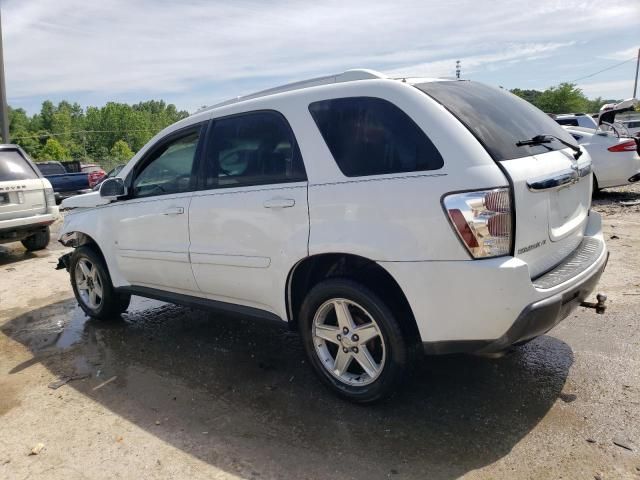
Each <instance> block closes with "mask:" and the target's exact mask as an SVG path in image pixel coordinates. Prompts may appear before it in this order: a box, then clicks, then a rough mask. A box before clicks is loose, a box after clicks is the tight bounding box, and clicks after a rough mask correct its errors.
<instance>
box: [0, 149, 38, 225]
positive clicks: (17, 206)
mask: <svg viewBox="0 0 640 480" xmlns="http://www.w3.org/2000/svg"><path fill="white" fill-rule="evenodd" d="M46 212H47V204H46V200H45V194H44V184H43V182H42V180H41V179H40V176H39V175H38V174H37V173H36V171H35V170H34V169H33V168H32V167H31V165H30V164H29V162H28V161H27V160H26V159H25V158H24V157H23V156H22V154H21V153H20V151H19V150H17V149H3V150H0V221H2V220H11V219H14V218H23V217H31V216H34V215H41V214H44V213H46Z"/></svg>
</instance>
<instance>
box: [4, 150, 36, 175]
mask: <svg viewBox="0 0 640 480" xmlns="http://www.w3.org/2000/svg"><path fill="white" fill-rule="evenodd" d="M33 178H39V177H38V174H37V173H36V172H34V171H33V168H31V166H30V165H29V163H28V162H27V161H26V160H25V159H24V158H23V157H22V155H20V153H19V152H18V151H17V150H0V182H8V181H12V180H29V179H33Z"/></svg>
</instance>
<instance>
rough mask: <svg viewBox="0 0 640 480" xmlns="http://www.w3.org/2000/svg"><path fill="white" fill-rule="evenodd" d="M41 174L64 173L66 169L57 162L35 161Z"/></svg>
mask: <svg viewBox="0 0 640 480" xmlns="http://www.w3.org/2000/svg"><path fill="white" fill-rule="evenodd" d="M36 167H38V170H40V173H42V175H64V174H65V173H67V171H66V170H65V169H64V167H63V166H62V165H60V164H59V163H36Z"/></svg>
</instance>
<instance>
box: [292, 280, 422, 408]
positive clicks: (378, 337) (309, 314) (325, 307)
mask: <svg viewBox="0 0 640 480" xmlns="http://www.w3.org/2000/svg"><path fill="white" fill-rule="evenodd" d="M345 308H346V310H345ZM338 311H340V312H341V318H342V319H339V318H338V315H337V312H338ZM345 312H346V313H345ZM299 320H300V321H299V327H300V334H301V337H302V341H303V342H304V348H305V351H306V353H307V356H308V358H309V360H310V363H311V365H312V367H313V369H314V370H315V371H316V373H317V374H318V376H319V377H320V379H321V380H322V382H323V383H324V384H325V385H327V386H328V387H329V388H330V389H331V390H332V391H333V392H334V393H336V394H338V395H339V396H341V397H342V398H345V399H347V400H350V401H352V402H356V403H371V402H375V401H377V400H380V399H382V398H384V397H387V396H389V395H391V394H392V393H393V392H394V391H395V390H396V388H397V387H398V385H400V383H401V381H402V379H403V377H404V375H405V373H406V371H407V369H408V368H407V364H408V361H409V357H410V354H409V347H408V345H409V342H407V341H406V339H405V338H404V336H403V334H402V329H401V328H400V325H399V324H398V321H397V320H396V318H395V317H394V315H393V313H392V311H391V310H390V309H389V308H388V307H387V305H386V304H385V303H384V302H383V301H382V300H381V299H380V298H379V297H378V296H377V295H376V294H374V293H373V292H372V291H371V290H369V289H368V288H366V287H365V286H363V285H361V284H359V283H356V282H354V281H352V280H349V279H330V280H325V281H323V282H321V283H319V284H317V285H316V286H315V287H313V288H312V289H311V291H310V292H309V293H308V294H307V296H306V298H305V299H304V302H303V304H302V307H301V309H300V319H299ZM347 324H350V326H347ZM345 326H347V327H346V328H347V330H348V331H347V330H345ZM354 327H355V328H354ZM363 327H366V329H365V328H363ZM345 332H347V333H346V335H345ZM358 332H360V334H361V335H360V336H362V337H363V338H360V337H359V336H358V335H357V334H358ZM354 334H355V335H354ZM374 334H375V335H374ZM318 335H322V336H318ZM364 337H366V338H364ZM367 339H368V340H367ZM367 354H368V355H367ZM339 356H340V359H338V357H339ZM367 357H368V358H369V361H367ZM364 365H366V366H367V367H368V370H367V369H365V368H364Z"/></svg>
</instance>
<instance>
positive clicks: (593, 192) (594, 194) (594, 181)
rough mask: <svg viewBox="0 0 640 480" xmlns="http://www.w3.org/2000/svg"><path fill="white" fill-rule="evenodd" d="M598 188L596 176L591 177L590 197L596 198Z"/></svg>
mask: <svg viewBox="0 0 640 480" xmlns="http://www.w3.org/2000/svg"><path fill="white" fill-rule="evenodd" d="M600 191H601V190H600V187H599V186H598V179H597V178H596V176H595V175H594V176H593V189H592V192H591V196H592V197H597V196H598V195H599V194H600Z"/></svg>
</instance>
